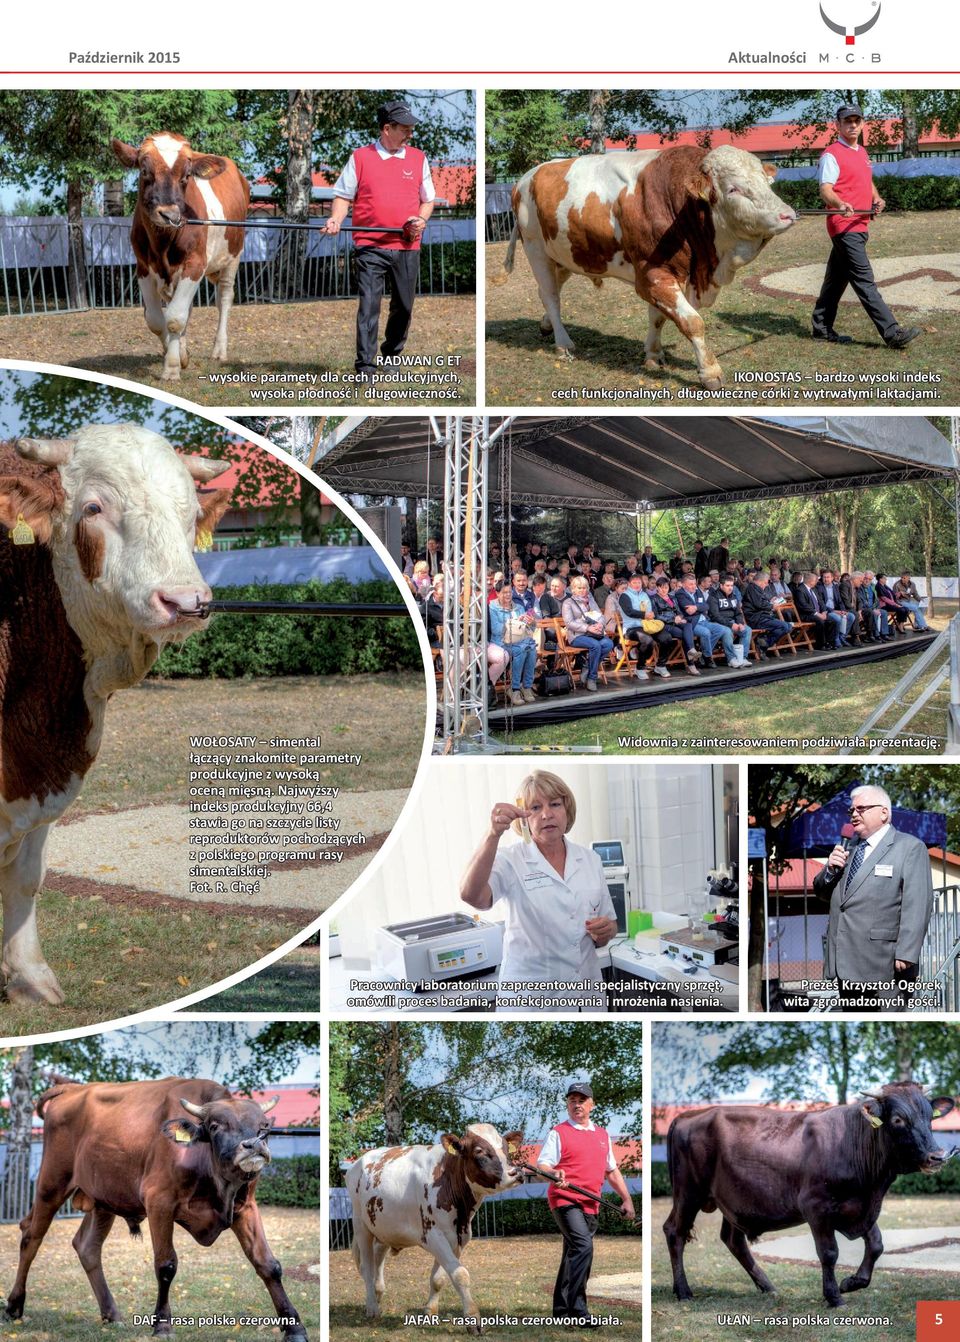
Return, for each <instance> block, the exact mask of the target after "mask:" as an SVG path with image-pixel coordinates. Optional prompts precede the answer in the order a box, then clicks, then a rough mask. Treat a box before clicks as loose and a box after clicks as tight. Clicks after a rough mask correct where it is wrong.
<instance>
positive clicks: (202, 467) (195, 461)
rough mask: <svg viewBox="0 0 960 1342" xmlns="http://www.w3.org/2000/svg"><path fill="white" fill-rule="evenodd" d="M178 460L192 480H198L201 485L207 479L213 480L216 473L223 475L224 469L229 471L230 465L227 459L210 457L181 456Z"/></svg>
mask: <svg viewBox="0 0 960 1342" xmlns="http://www.w3.org/2000/svg"><path fill="white" fill-rule="evenodd" d="M180 460H181V461H182V462H183V464H184V466H186V468H187V470H188V471H189V472H190V474H191V475H192V476H193V478H194V480H199V481H200V483H201V484H202V485H205V484H206V483H207V481H208V480H215V479H216V478H217V476H218V475H223V473H224V471H229V469H230V465H231V463H230V462H229V461H217V460H215V459H213V458H210V457H193V456H191V457H187V456H182V457H181V458H180Z"/></svg>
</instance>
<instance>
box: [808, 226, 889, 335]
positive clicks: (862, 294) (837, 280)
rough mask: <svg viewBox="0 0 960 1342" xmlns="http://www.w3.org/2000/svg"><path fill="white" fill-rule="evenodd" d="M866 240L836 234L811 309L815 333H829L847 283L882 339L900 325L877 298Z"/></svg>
mask: <svg viewBox="0 0 960 1342" xmlns="http://www.w3.org/2000/svg"><path fill="white" fill-rule="evenodd" d="M869 237H870V235H869V233H839V234H838V235H837V236H836V237H835V238H834V239H833V247H832V248H831V251H830V259H829V261H828V262H827V273H826V274H825V275H824V277H823V286H822V288H821V289H820V297H819V298H818V299H817V305H816V307H815V308H814V309H813V329H814V331H815V332H817V333H818V334H820V335H825V334H826V333H827V332H828V331H832V330H833V324H834V322H835V321H836V319H837V308H838V307H839V306H840V299H841V298H842V297H843V294H844V291H845V290H846V287H847V285H848V284H849V285H850V286H851V288H852V289H853V292H854V293H855V294H856V295H857V297H858V298H859V299H860V302H861V303H862V304H863V309H864V311H865V312H866V314H867V316H868V317H869V318H870V320H871V321H872V322H873V324H874V326H875V327H876V328H877V330H878V331H879V332H880V334H881V336H883V338H884V340H889V339H890V337H891V336H892V335H893V333H894V331H896V330H897V329H898V327H899V325H900V323H899V322H898V321H897V319H896V317H895V316H894V315H893V313H892V312H891V311H890V309H889V308H888V307H887V305H886V303H885V302H884V301H883V299H882V298H881V297H880V290H879V289H878V288H877V282H876V280H875V279H874V277H873V267H872V266H871V264H870V259H869V257H868V256H867V241H868V239H869Z"/></svg>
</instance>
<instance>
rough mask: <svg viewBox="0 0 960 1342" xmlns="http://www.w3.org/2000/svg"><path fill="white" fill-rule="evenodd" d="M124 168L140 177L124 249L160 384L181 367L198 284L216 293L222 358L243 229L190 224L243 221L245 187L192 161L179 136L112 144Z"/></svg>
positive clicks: (230, 166) (231, 174)
mask: <svg viewBox="0 0 960 1342" xmlns="http://www.w3.org/2000/svg"><path fill="white" fill-rule="evenodd" d="M111 144H112V146H113V152H114V153H115V154H116V156H117V158H118V159H119V160H120V162H121V163H122V164H123V166H124V167H125V168H136V169H137V171H138V172H139V174H140V181H139V186H138V189H137V205H136V209H135V210H134V212H133V224H132V226H131V229H130V242H131V244H132V246H133V250H134V253H135V254H136V258H137V278H138V279H139V281H140V294H141V297H142V298H143V311H144V316H145V317H146V320H147V325H148V326H149V328H150V330H151V331H153V333H154V335H157V336H159V337H160V343H161V344H162V345H163V350H164V355H163V372H162V373H161V375H160V376H161V378H162V380H163V381H165V382H176V381H178V380H179V378H180V369H181V368H186V366H187V340H186V336H187V323H188V321H189V320H190V310H191V308H192V307H193V300H194V296H195V295H196V292H197V290H198V289H199V287H200V281H201V280H202V279H203V278H204V277H205V276H206V277H208V278H209V279H210V280H212V281H213V283H215V284H216V286H217V308H218V311H219V321H218V322H217V335H216V339H215V340H214V342H213V357H214V358H215V359H217V360H221V361H222V360H224V359H226V357H227V322H228V319H229V316H230V308H231V307H232V306H233V285H234V280H235V279H236V274H237V269H238V267H239V265H240V255H241V253H242V251H243V229H242V228H224V227H222V226H217V227H211V228H207V227H206V226H205V225H203V224H192V223H191V222H190V220H191V219H245V218H246V214H247V207H248V205H249V204H250V184H249V183H248V181H247V179H246V178H245V177H244V176H243V174H242V173H241V172H240V170H239V168H238V167H237V165H236V164H235V163H234V162H233V161H232V159H229V158H223V157H222V156H221V155H219V154H196V153H194V151H193V150H192V149H191V148H190V144H189V142H188V141H187V140H185V139H184V138H183V136H182V135H173V134H171V133H170V132H169V131H162V132H161V133H160V134H158V135H148V136H147V138H146V139H145V140H144V142H143V144H142V145H141V146H140V148H139V149H135V148H134V147H133V145H130V144H124V143H123V141H122V140H113V141H111Z"/></svg>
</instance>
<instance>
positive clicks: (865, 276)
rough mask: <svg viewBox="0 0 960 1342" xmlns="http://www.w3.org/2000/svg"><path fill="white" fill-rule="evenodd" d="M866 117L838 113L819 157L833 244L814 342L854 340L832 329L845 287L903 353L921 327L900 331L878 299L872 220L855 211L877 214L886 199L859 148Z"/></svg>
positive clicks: (849, 109) (852, 111) (849, 108)
mask: <svg viewBox="0 0 960 1342" xmlns="http://www.w3.org/2000/svg"><path fill="white" fill-rule="evenodd" d="M862 129H863V112H862V111H861V110H860V108H859V107H856V106H853V105H846V106H843V107H838V108H837V139H836V142H835V143H834V144H832V145H830V147H829V148H828V149H825V150H824V152H823V153H822V154H821V156H820V166H819V168H818V170H817V180H818V181H819V183H820V197H821V199H822V201H823V203H824V205H826V207H827V209H828V210H840V211H841V213H840V214H828V215H827V232H828V233H829V234H830V239H831V241H832V244H833V248H832V251H831V252H830V259H829V261H828V262H827V273H826V275H824V277H823V287H822V288H821V290H820V297H819V298H818V299H817V305H816V307H815V308H814V309H813V338H814V340H829V341H831V342H832V343H833V344H835V345H849V344H850V343H851V337H850V336H847V335H840V334H838V332H836V331H835V330H834V329H833V323H834V321H835V320H836V317H837V308H838V306H839V304H840V299H841V298H842V297H843V292H844V290H845V289H846V287H847V285H848V284H849V285H851V286H852V287H853V291H854V293H855V294H856V295H857V297H858V298H859V299H860V302H861V303H862V304H863V308H864V311H865V312H866V314H867V316H868V317H869V318H870V320H871V321H872V322H873V324H874V326H875V327H876V328H877V330H878V331H879V332H880V335H881V336H882V338H883V340H884V341H885V343H886V344H887V345H888V346H889V347H890V349H905V348H906V346H907V345H909V344H910V341H911V340H915V339H916V338H917V336H918V335H920V328H919V326H909V327H904V326H901V325H900V323H899V322H898V321H897V319H896V317H895V316H894V315H893V313H892V312H891V311H890V309H889V308H888V307H887V305H886V303H885V302H884V301H883V299H882V298H881V297H880V291H879V289H878V288H877V283H876V280H875V279H874V277H873V267H872V266H871V265H870V261H869V258H868V257H867V240H868V239H869V237H870V234H869V232H868V216H867V215H864V214H855V213H854V211H855V210H873V211H874V213H876V214H879V213H880V212H881V211H882V209H883V206H884V200H883V197H882V196H881V195H880V193H879V192H878V191H877V188H876V187H875V186H874V184H873V170H872V168H871V166H870V159H869V158H868V157H867V151H866V149H864V147H863V145H862V144H860V142H859V141H860V132H861V131H862Z"/></svg>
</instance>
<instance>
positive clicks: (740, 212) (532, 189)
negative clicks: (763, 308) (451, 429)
mask: <svg viewBox="0 0 960 1342" xmlns="http://www.w3.org/2000/svg"><path fill="white" fill-rule="evenodd" d="M775 174H776V169H775V168H774V167H772V166H771V165H770V164H766V163H761V161H760V160H759V159H758V158H757V157H756V156H755V155H753V154H749V153H747V152H746V150H744V149H735V148H734V147H733V146H731V145H723V146H721V147H720V148H719V149H713V150H711V151H710V152H707V151H705V150H703V149H699V148H696V147H694V146H688V145H678V146H674V147H672V148H668V149H654V150H645V151H643V152H640V153H628V152H615V153H611V154H602V155H601V154H593V155H586V156H584V157H583V158H573V159H563V160H559V161H556V162H552V163H542V164H541V165H540V166H539V167H537V168H532V169H531V170H530V172H528V173H527V174H526V175H525V176H524V177H522V178H521V179H520V181H519V182H518V183H517V184H516V186H515V187H514V188H513V210H514V215H515V217H516V223H515V224H514V228H513V233H512V234H511V237H510V245H509V247H508V249H507V255H506V259H505V261H504V269H505V271H506V272H507V273H508V274H509V273H510V271H512V269H513V263H514V255H515V253H516V246H517V239H518V238H520V240H521V241H522V242H523V247H524V251H525V252H526V254H527V259H528V260H529V262H530V268H531V270H532V271H533V274H534V278H535V279H536V281H537V287H538V289H539V290H540V298H541V301H542V303H543V308H544V315H543V317H542V318H541V320H540V329H541V331H543V332H544V334H547V333H548V332H550V331H552V332H553V338H554V341H555V343H556V346H557V350H558V351H559V352H560V353H561V354H564V355H570V354H571V352H572V350H573V348H574V344H573V341H572V340H571V339H570V336H569V335H568V333H567V332H566V330H565V329H564V327H563V323H562V322H561V320H560V291H561V289H562V288H563V286H564V284H565V283H566V282H567V280H568V279H569V278H570V276H571V275H588V276H589V277H590V278H591V279H592V280H593V282H594V283H595V284H596V285H597V286H598V287H599V286H600V285H601V284H602V282H603V280H604V279H606V278H611V279H617V280H625V281H626V282H627V283H628V284H632V285H633V287H634V288H635V289H636V291H637V293H638V294H639V295H640V297H641V298H642V299H643V300H644V301H645V302H646V303H647V304H648V305H649V312H648V329H647V339H646V343H645V345H644V356H645V358H644V363H645V367H647V368H652V369H655V368H660V367H661V366H662V365H663V362H664V356H663V349H662V346H661V344H660V333H661V330H662V328H663V323H664V322H665V321H666V319H667V318H668V317H669V318H670V320H671V321H672V322H674V323H675V325H676V326H677V328H678V329H679V330H680V331H681V332H682V333H683V334H684V335H685V336H686V338H687V339H688V340H689V341H690V343H691V345H692V346H693V350H694V354H695V355H696V359H697V367H698V369H699V370H700V381H701V382H702V383H703V385H704V386H705V387H708V388H710V389H711V390H716V389H717V388H718V387H719V386H720V384H721V382H722V379H723V370H722V369H721V367H720V365H719V364H718V363H717V360H716V358H715V357H714V355H713V354H712V352H711V351H710V349H709V347H708V345H707V341H706V336H705V334H704V329H705V328H704V323H703V318H702V317H701V316H700V310H701V309H702V308H707V307H709V306H710V305H711V304H712V303H713V302H714V300H715V299H716V297H717V294H718V293H719V292H720V289H721V288H722V287H723V285H725V284H729V283H730V281H731V280H732V279H733V278H734V276H735V275H736V273H737V271H738V270H739V269H740V268H741V267H742V266H745V265H746V264H747V263H748V262H749V261H752V260H753V259H754V257H755V256H756V255H757V254H758V252H760V250H761V249H762V248H763V247H765V246H766V245H767V243H768V242H769V241H770V239H771V238H773V237H776V236H777V234H778V233H783V232H785V231H786V230H787V229H788V228H790V227H791V226H792V225H793V224H794V223H795V222H796V218H797V216H796V213H795V211H794V210H793V209H791V208H790V206H789V205H785V204H784V202H783V201H782V200H780V198H779V197H778V196H776V195H775V194H774V192H773V191H772V190H771V189H770V179H771V178H772V177H774V176H775ZM504 280H505V277H500V279H499V280H497V281H494V282H495V283H503V282H504Z"/></svg>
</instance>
